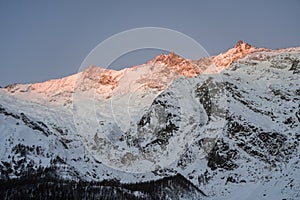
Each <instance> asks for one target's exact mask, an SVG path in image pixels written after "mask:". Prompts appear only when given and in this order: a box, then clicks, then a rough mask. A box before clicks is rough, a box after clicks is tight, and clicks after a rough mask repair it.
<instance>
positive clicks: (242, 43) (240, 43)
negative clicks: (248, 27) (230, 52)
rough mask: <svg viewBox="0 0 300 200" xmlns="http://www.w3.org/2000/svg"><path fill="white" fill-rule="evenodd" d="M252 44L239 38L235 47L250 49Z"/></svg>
mask: <svg viewBox="0 0 300 200" xmlns="http://www.w3.org/2000/svg"><path fill="white" fill-rule="evenodd" d="M251 47H252V46H251V45H250V44H248V43H247V42H244V41H242V40H239V41H238V42H237V43H236V45H235V46H234V48H236V49H250V48H251Z"/></svg>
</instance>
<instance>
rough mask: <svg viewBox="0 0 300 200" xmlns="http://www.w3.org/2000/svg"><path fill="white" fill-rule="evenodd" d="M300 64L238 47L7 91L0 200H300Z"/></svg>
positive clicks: (293, 55) (2, 105)
mask: <svg viewBox="0 0 300 200" xmlns="http://www.w3.org/2000/svg"><path fill="white" fill-rule="evenodd" d="M299 61H300V48H289V49H280V50H266V49H261V48H256V47H252V46H251V45H249V44H247V43H244V42H238V44H237V45H236V46H235V47H234V48H232V49H230V50H228V51H227V52H225V53H223V54H220V55H218V56H215V57H212V58H202V59H200V60H198V61H191V60H186V59H184V58H181V57H179V56H178V55H176V54H175V53H171V54H170V55H159V56H157V57H156V58H154V59H153V60H152V61H149V62H148V63H146V64H144V65H141V66H136V67H133V68H127V69H124V70H121V71H114V70H106V69H102V68H98V67H89V68H87V69H86V70H85V71H83V72H80V73H78V74H75V75H73V76H70V77H65V78H62V79H57V80H50V81H47V82H44V83H37V84H28V85H19V84H14V85H10V86H8V87H6V88H1V89H0V134H1V140H0V155H1V162H0V179H1V181H2V182H3V183H5V184H4V185H3V184H2V185H1V186H0V194H1V196H4V195H2V194H5V195H6V197H7V199H9V198H18V197H20V195H21V196H22V197H25V196H26V195H27V196H28V197H30V196H32V195H34V194H36V195H37V194H39V195H42V196H43V195H50V194H51V193H52V192H53V191H58V190H59V188H62V189H61V190H59V191H61V192H58V193H55V195H57V196H55V197H57V198H64V197H65V198H75V197H78V198H82V196H80V195H83V194H85V195H86V196H89V197H93V198H106V197H107V195H106V194H110V197H111V199H114V198H115V195H116V194H117V195H119V196H120V195H121V196H122V199H158V198H160V199H202V198H203V199H247V198H248V197H249V198H250V197H251V198H253V199H261V198H264V197H266V198H269V199H278V198H279V199H289V198H290V199H298V198H299V196H300V193H299V187H300V182H299V180H298V177H300V169H299V162H300V154H299V142H300V134H299V133H300V127H299V124H300V107H299V99H300V91H299V88H300V86H299V78H300V77H299V73H298V71H299V70H298V69H299ZM214 64H215V65H216V66H217V68H218V70H219V71H220V73H214V74H205V73H204V74H203V72H204V71H205V70H206V69H207V68H209V67H210V66H211V65H214ZM133 169H134V170H135V171H134V170H133ZM130 170H131V171H130ZM137 172H139V173H137ZM33 185H34V186H33ZM45 188H48V189H47V190H46V189H45ZM74 188H77V189H78V191H82V192H79V193H74V191H76V190H75V189H74ZM83 188H85V190H84V191H83ZM57 189H58V190H57ZM16 191H18V192H16ZM96 191H101V192H100V193H99V192H96ZM154 191H155V192H154ZM64 195H65V196H64ZM97 195H98V196H97ZM99 195H100V196H99ZM101 195H102V196H101ZM52 197H53V196H52ZM108 199H109V198H108Z"/></svg>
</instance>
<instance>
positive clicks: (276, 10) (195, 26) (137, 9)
mask: <svg viewBox="0 0 300 200" xmlns="http://www.w3.org/2000/svg"><path fill="white" fill-rule="evenodd" d="M299 20H300V1H299V0H286V1H282V0H281V1H280V0H251V1H250V0H247V1H246V0H236V1H233V0H227V1H224V0H219V1H217V0H210V1H208V0H203V1H201V0H195V1H176V0H173V1H171V0H170V1H155V0H151V1H146V0H136V1H131V0H128V1H121V0H120V1H114V0H110V1H77V0H72V1H71V0H57V1H56V0H54V1H53V0H51V1H37V0H35V1H33V0H27V1H21V0H11V1H8V0H0V66H1V73H0V86H5V85H7V84H10V83H14V82H17V83H30V82H39V81H44V80H48V79H53V78H60V77H64V76H66V75H70V74H73V73H76V72H77V70H78V68H79V66H80V64H81V62H82V61H83V59H84V58H85V57H86V55H87V54H88V53H89V52H90V51H91V50H92V49H93V48H94V47H95V46H96V45H97V44H98V43H100V42H101V41H103V40H105V39H107V38H108V37H110V36H111V35H113V34H116V33H119V32H121V31H125V30H127V29H131V28H137V27H144V26H152V27H153V26H154V27H155V26H157V27H165V28H170V29H174V30H177V31H180V32H182V33H185V34H187V35H188V36H190V37H192V38H194V39H195V40H196V41H198V42H199V43H200V44H201V45H202V46H203V47H204V48H205V49H206V50H207V51H208V53H209V54H210V55H215V54H218V53H220V52H222V51H225V50H226V49H228V48H230V47H232V46H233V45H234V44H235V43H236V42H237V41H238V40H244V41H246V42H248V43H250V44H252V45H255V46H259V47H267V48H282V47H290V46H300V25H299ZM156 53H159V52H155V51H152V52H151V51H149V52H148V54H149V55H145V54H144V55H143V54H140V55H139V54H135V55H134V54H132V55H131V56H129V58H127V59H123V61H122V60H121V61H120V62H119V63H118V64H117V65H123V63H124V66H128V65H130V64H132V65H134V64H140V63H143V62H144V61H145V60H147V59H149V58H150V57H153V56H154V54H156ZM149 56H150V57H149ZM129 61H130V62H132V63H129ZM122 62H123V63H122Z"/></svg>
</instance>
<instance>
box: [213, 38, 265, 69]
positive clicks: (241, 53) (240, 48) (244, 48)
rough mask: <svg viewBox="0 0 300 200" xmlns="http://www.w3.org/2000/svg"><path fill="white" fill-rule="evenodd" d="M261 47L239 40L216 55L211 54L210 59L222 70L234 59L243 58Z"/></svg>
mask: <svg viewBox="0 0 300 200" xmlns="http://www.w3.org/2000/svg"><path fill="white" fill-rule="evenodd" d="M260 50H261V49H259V48H256V47H254V46H251V45H250V44H248V43H246V42H243V41H242V40H239V41H238V42H237V43H236V45H235V46H234V47H233V48H231V49H229V50H228V51H226V52H225V53H221V54H219V55H217V56H213V57H212V59H213V61H214V63H215V65H216V66H217V68H218V70H222V69H224V68H226V67H228V66H229V65H230V64H231V63H233V62H234V61H236V60H238V59H241V58H244V57H245V56H247V55H248V54H250V53H253V52H257V51H260Z"/></svg>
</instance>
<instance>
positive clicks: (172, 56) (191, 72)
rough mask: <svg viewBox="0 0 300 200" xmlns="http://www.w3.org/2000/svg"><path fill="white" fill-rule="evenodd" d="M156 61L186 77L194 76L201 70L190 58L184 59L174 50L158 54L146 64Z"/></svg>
mask: <svg viewBox="0 0 300 200" xmlns="http://www.w3.org/2000/svg"><path fill="white" fill-rule="evenodd" d="M158 62H159V63H162V64H163V65H165V66H166V67H168V68H170V69H171V70H174V71H176V72H178V73H179V74H181V75H183V76H186V77H194V76H196V75H198V74H200V73H201V72H202V71H201V70H200V69H199V67H198V66H197V65H195V64H194V63H193V62H192V61H191V60H189V59H185V58H183V57H181V56H179V55H177V54H176V53H175V52H171V53H169V54H160V55H158V56H156V57H155V58H154V59H153V60H151V61H150V62H148V64H150V63H152V64H154V63H158Z"/></svg>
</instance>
